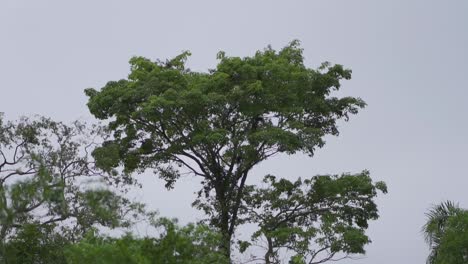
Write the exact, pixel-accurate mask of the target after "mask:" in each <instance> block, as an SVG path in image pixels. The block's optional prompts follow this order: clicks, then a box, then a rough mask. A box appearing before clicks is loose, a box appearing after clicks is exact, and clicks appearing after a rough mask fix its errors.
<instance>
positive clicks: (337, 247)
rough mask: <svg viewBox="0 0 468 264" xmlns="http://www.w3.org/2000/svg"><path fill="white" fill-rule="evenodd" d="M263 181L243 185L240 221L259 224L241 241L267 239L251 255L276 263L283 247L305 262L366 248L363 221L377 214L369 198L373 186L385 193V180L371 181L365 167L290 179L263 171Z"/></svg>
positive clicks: (373, 192) (294, 259)
mask: <svg viewBox="0 0 468 264" xmlns="http://www.w3.org/2000/svg"><path fill="white" fill-rule="evenodd" d="M264 183H265V184H266V185H265V186H262V187H257V186H248V187H247V188H246V195H245V198H244V200H245V203H244V204H243V207H242V210H245V214H243V215H244V219H243V221H245V222H248V223H253V224H257V225H258V227H259V229H258V230H257V231H256V232H255V233H254V234H253V236H252V239H251V240H250V241H245V242H241V245H244V249H245V248H246V246H249V245H251V244H255V243H259V242H260V241H266V245H264V246H263V247H264V248H265V249H266V250H265V251H266V252H265V255H264V256H263V257H256V259H257V260H260V259H262V260H264V261H265V263H281V262H280V259H281V258H284V255H285V254H284V251H286V252H288V253H289V254H290V255H292V256H293V257H292V258H291V262H292V263H310V264H318V263H323V262H326V261H329V260H330V261H332V260H335V261H336V260H338V259H343V258H347V257H348V256H349V255H351V254H363V253H365V250H364V246H365V245H366V244H368V243H370V239H369V238H368V236H367V235H366V234H365V230H366V229H367V227H368V221H369V220H375V219H377V218H378V210H377V205H376V204H375V202H374V198H375V197H376V195H377V191H378V190H380V191H382V192H383V193H386V192H387V187H386V185H385V183H383V182H377V183H373V182H372V179H371V178H370V176H369V172H367V171H363V172H362V173H359V174H343V175H318V176H314V177H312V178H308V179H304V180H302V179H298V180H296V181H294V182H292V181H289V180H287V179H277V178H276V177H275V176H272V175H268V176H266V177H265V178H264ZM281 251H283V252H281ZM280 253H283V254H280Z"/></svg>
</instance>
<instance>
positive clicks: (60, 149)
mask: <svg viewBox="0 0 468 264" xmlns="http://www.w3.org/2000/svg"><path fill="white" fill-rule="evenodd" d="M98 133H99V130H96V129H94V130H92V131H90V130H88V129H87V128H86V126H85V125H83V124H81V123H79V122H75V123H74V124H72V125H70V126H69V125H65V124H63V123H60V122H54V121H52V120H50V119H47V118H41V117H39V118H34V119H29V118H22V119H21V120H19V121H16V122H4V121H3V118H2V116H0V260H1V261H5V258H6V257H8V256H10V257H13V255H15V256H18V255H21V254H23V253H24V254H26V255H31V257H33V258H36V259H34V260H27V258H26V259H24V260H23V261H24V262H30V263H33V262H34V263H45V262H48V261H45V260H44V259H42V260H39V259H37V258H38V254H39V253H37V252H45V251H44V249H43V248H42V249H41V248H39V247H40V246H42V245H52V244H55V242H56V240H54V239H52V238H53V237H54V236H55V234H56V233H55V232H58V231H60V233H62V235H61V236H63V238H64V239H66V240H69V241H71V242H72V241H76V240H77V239H79V238H81V237H82V235H83V234H85V233H86V232H87V231H88V230H90V229H91V228H93V227H95V226H106V227H110V228H114V227H119V226H127V225H129V224H130V223H131V218H133V214H134V213H135V214H136V215H138V214H139V213H142V212H143V207H142V205H140V204H135V203H131V202H130V201H129V200H128V199H126V198H124V197H123V196H122V195H121V194H119V193H117V192H116V191H114V190H113V189H112V188H110V185H111V184H116V182H115V181H113V176H112V175H110V174H107V173H104V172H103V171H100V170H98V169H97V168H96V167H95V166H94V162H93V160H92V159H91V157H90V155H89V153H90V152H91V151H92V149H93V147H94V145H95V143H94V142H92V139H93V138H98V137H99V135H98ZM117 179H118V180H119V181H120V180H122V178H117ZM127 216H129V217H127ZM39 240H40V241H41V243H36V246H35V247H29V246H27V245H28V243H32V242H31V241H39ZM57 241H58V240H57ZM49 242H50V243H49ZM52 242H53V243H52ZM60 243H61V242H60ZM7 247H8V249H7ZM36 248H37V249H38V251H37V252H36V253H37V254H36V253H35V252H34V250H35V249H36ZM24 250H27V251H28V252H25V251H24ZM49 250H50V248H49ZM7 251H8V252H7ZM7 253H9V254H7ZM33 255H34V256H33ZM44 256H45V255H44ZM10 262H11V261H10ZM10 262H8V263H10Z"/></svg>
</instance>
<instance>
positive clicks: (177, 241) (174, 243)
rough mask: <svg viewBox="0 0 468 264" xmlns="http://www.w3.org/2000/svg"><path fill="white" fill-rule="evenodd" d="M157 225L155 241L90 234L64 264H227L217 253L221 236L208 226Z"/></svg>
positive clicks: (73, 248) (167, 222)
mask: <svg viewBox="0 0 468 264" xmlns="http://www.w3.org/2000/svg"><path fill="white" fill-rule="evenodd" d="M156 225H157V226H159V227H161V228H163V230H164V231H163V232H162V233H161V235H160V236H159V237H158V238H149V237H145V238H135V237H134V236H132V235H130V234H127V235H126V236H124V237H122V238H110V237H103V236H96V235H94V234H90V235H89V236H87V237H86V238H85V239H84V240H82V241H80V242H79V243H77V244H74V245H72V246H71V247H69V248H68V249H67V250H66V252H65V255H66V259H67V263H69V264H73V263H90V264H114V263H122V264H123V263H125V264H127V263H135V264H145V263H147V264H150V263H158V264H159V263H160V264H177V263H180V264H186V263H190V264H208V263H212V264H218V263H219V264H222V263H228V260H227V259H226V257H225V256H224V255H223V254H221V253H220V251H219V249H218V245H219V239H220V236H219V235H218V234H217V233H215V232H213V231H212V230H210V229H209V228H208V227H207V226H205V225H194V224H189V225H187V226H184V227H179V226H178V225H177V224H176V223H175V222H174V221H172V220H169V219H164V218H162V219H159V220H158V222H157V223H156Z"/></svg>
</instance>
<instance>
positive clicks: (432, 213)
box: [422, 201, 463, 264]
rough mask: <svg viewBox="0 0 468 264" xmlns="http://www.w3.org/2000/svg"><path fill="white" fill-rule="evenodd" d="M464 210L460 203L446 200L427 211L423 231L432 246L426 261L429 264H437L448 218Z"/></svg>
mask: <svg viewBox="0 0 468 264" xmlns="http://www.w3.org/2000/svg"><path fill="white" fill-rule="evenodd" d="M462 211H463V210H462V209H461V208H460V207H458V204H455V203H453V202H451V201H446V202H443V203H441V204H439V205H434V206H433V207H432V208H431V209H430V210H429V212H427V213H426V216H427V222H426V224H425V225H424V226H423V229H422V232H423V233H424V238H425V240H426V242H427V243H428V244H429V247H430V248H431V253H430V254H429V257H428V258H427V261H426V263H427V264H435V261H436V258H437V253H438V250H439V246H440V242H441V239H442V237H443V235H444V233H445V230H446V226H447V222H448V219H449V218H450V217H452V216H455V215H456V214H458V213H460V212H462Z"/></svg>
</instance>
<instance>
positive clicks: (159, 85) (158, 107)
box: [86, 41, 365, 256]
mask: <svg viewBox="0 0 468 264" xmlns="http://www.w3.org/2000/svg"><path fill="white" fill-rule="evenodd" d="M188 55H189V53H188V52H185V53H182V54H181V55H179V56H177V57H175V58H174V59H172V60H168V61H166V62H161V61H156V62H152V61H150V60H148V59H145V58H142V57H135V58H132V59H131V60H130V64H131V73H130V75H129V76H128V79H123V80H119V81H111V82H108V83H107V84H106V85H105V86H104V87H103V88H102V89H101V90H100V91H97V90H94V89H87V90H86V94H87V95H88V96H89V102H88V107H89V109H90V111H91V113H92V114H93V115H94V116H96V117H97V118H99V119H105V120H109V121H110V122H109V127H108V128H109V129H110V130H111V131H113V135H114V139H112V140H109V141H107V142H105V143H104V144H103V146H102V147H101V148H99V149H97V150H96V151H95V152H94V156H95V158H96V159H97V162H98V163H99V165H100V166H101V167H102V168H107V169H111V168H115V167H117V166H120V165H123V166H124V168H125V171H126V172H128V173H130V172H133V171H135V170H140V171H143V170H145V169H148V168H151V169H154V170H155V172H156V173H157V174H158V175H159V177H160V178H162V179H164V180H165V181H166V183H167V184H166V186H167V187H168V188H171V187H173V184H174V183H175V182H176V181H177V179H178V178H179V177H180V175H181V174H184V173H190V174H192V175H195V176H199V177H201V178H202V185H203V188H202V190H200V192H199V197H200V198H201V197H212V199H209V201H210V202H211V203H210V204H204V203H202V202H201V201H197V202H196V203H195V204H194V205H195V206H196V207H198V208H200V209H204V210H205V212H206V213H207V214H208V215H209V216H210V219H211V222H212V224H213V225H214V226H216V227H218V228H219V230H220V231H221V233H222V234H223V236H224V238H223V247H224V248H225V250H226V255H228V256H229V255H230V243H231V238H232V236H233V234H234V231H235V228H236V226H237V224H238V218H239V208H240V205H241V203H242V200H243V194H244V189H245V184H246V180H247V177H248V175H249V172H250V171H251V170H252V168H253V167H255V166H256V165H257V164H259V163H260V162H262V161H264V160H266V159H268V158H269V157H271V156H273V155H275V154H277V153H286V154H294V153H296V152H303V153H307V154H308V155H313V154H314V151H315V150H316V149H317V148H320V147H322V146H323V145H324V143H325V142H324V140H323V137H324V136H325V135H338V128H337V125H336V122H337V120H339V119H342V118H344V119H345V120H347V119H348V116H349V115H350V114H356V113H357V112H358V109H359V108H361V107H364V105H365V103H364V102H363V101H362V100H361V99H359V98H353V97H343V98H337V97H334V96H332V95H331V93H332V91H334V90H338V89H339V88H340V81H341V80H342V79H350V78H351V71H350V70H347V69H344V68H343V67H342V66H341V65H330V64H329V63H324V64H322V66H321V67H319V68H318V69H317V70H314V69H309V68H307V67H306V66H305V65H304V58H303V55H302V49H301V48H300V47H299V42H298V41H293V42H292V43H291V44H290V45H288V46H287V47H285V48H283V49H282V50H281V51H279V52H276V51H275V50H273V49H271V48H267V49H265V50H264V51H259V52H257V53H256V54H255V55H254V56H252V57H246V58H239V57H227V56H225V54H224V53H223V52H220V53H219V54H218V59H219V63H218V65H217V67H216V69H213V70H210V71H209V72H208V73H201V72H192V71H190V70H189V69H186V68H185V66H184V63H185V60H186V59H187V56H188Z"/></svg>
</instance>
